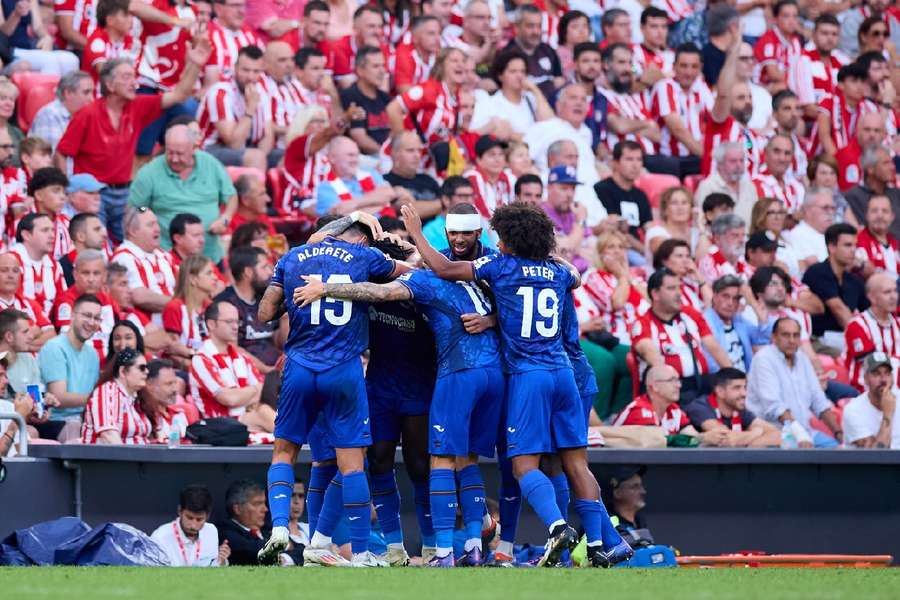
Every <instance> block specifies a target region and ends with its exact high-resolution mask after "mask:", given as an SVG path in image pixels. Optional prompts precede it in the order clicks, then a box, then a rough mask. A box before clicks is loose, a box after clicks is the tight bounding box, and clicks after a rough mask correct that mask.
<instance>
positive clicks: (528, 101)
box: [469, 90, 537, 135]
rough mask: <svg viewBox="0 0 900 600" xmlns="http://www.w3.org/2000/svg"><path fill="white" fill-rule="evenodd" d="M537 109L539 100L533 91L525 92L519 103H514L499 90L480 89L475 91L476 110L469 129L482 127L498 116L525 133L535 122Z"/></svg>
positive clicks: (519, 132) (521, 132)
mask: <svg viewBox="0 0 900 600" xmlns="http://www.w3.org/2000/svg"><path fill="white" fill-rule="evenodd" d="M479 92H480V93H479ZM536 110H537V101H536V100H535V99H534V94H532V93H531V92H525V93H524V94H522V98H521V100H519V103H518V104H513V103H512V101H511V100H510V99H509V98H507V97H506V96H504V95H503V93H502V92H501V91H499V90H498V91H496V92H494V93H493V94H486V93H485V92H484V91H483V90H478V91H476V92H475V112H474V113H473V114H472V124H471V125H470V126H469V129H481V128H482V127H484V126H485V125H487V124H488V122H489V121H490V120H491V119H492V118H494V117H498V118H500V119H505V120H506V121H509V124H510V126H511V127H512V128H513V131H515V132H516V133H518V134H520V135H525V134H526V133H528V130H529V129H530V128H531V127H532V126H533V125H534V123H535V114H536V113H535V111H536Z"/></svg>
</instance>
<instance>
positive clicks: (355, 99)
mask: <svg viewBox="0 0 900 600" xmlns="http://www.w3.org/2000/svg"><path fill="white" fill-rule="evenodd" d="M390 101H391V97H390V96H388V95H387V94H385V93H384V92H382V91H381V90H377V91H376V92H375V97H374V98H369V97H368V96H366V95H365V94H363V93H362V92H361V91H360V90H359V86H358V85H357V84H355V83H354V84H353V85H351V86H350V87H348V88H347V89H346V90H343V91H341V105H343V107H344V108H345V109H346V108H347V107H348V106H350V104H354V103H355V104H356V105H357V106H358V107H360V108H362V109H364V110H365V111H366V118H365V119H364V120H359V121H350V128H351V129H356V128H363V129H365V130H366V133H368V134H369V137H370V138H372V139H373V140H375V141H376V142H378V143H379V144H383V143H384V141H385V140H386V139H388V136H389V135H390V134H391V125H390V123H389V122H388V117H387V113H386V112H385V108H386V107H387V105H388V102H390Z"/></svg>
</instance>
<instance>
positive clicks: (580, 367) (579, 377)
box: [562, 292, 600, 398]
mask: <svg viewBox="0 0 900 600" xmlns="http://www.w3.org/2000/svg"><path fill="white" fill-rule="evenodd" d="M562 328H563V333H562V335H563V347H564V348H565V349H566V354H568V355H569V360H570V361H571V362H572V369H574V370H575V385H577V386H578V394H579V395H580V396H581V397H582V398H585V397H587V396H593V395H594V394H596V393H597V392H599V391H600V388H598V387H597V378H596V377H595V376H594V369H593V368H592V367H591V363H589V362H588V359H587V356H585V355H584V350H582V349H581V344H579V343H578V339H579V337H581V334H580V331H579V329H578V315H577V314H576V313H575V299H574V298H573V297H572V292H569V293H567V294H566V300H565V302H564V303H563V309H562Z"/></svg>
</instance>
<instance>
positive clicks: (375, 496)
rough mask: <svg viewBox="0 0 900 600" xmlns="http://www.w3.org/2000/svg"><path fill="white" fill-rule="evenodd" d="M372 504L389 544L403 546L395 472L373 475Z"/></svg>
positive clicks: (385, 539)
mask: <svg viewBox="0 0 900 600" xmlns="http://www.w3.org/2000/svg"><path fill="white" fill-rule="evenodd" d="M369 479H370V481H371V484H372V503H373V504H374V505H375V513H376V514H377V515H378V524H379V525H381V532H382V533H383V534H384V541H385V542H386V543H388V544H402V543H403V530H402V528H401V526H400V492H399V491H398V490H397V480H396V478H395V476H394V470H393V469H391V470H390V471H388V472H387V473H381V474H379V475H371V476H370V478H369Z"/></svg>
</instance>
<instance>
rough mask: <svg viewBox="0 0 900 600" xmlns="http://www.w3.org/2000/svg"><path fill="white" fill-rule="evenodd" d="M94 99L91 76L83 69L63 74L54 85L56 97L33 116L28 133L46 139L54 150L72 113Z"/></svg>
mask: <svg viewBox="0 0 900 600" xmlns="http://www.w3.org/2000/svg"><path fill="white" fill-rule="evenodd" d="M93 99H94V85H93V81H92V80H91V76H90V74H88V73H85V72H84V71H72V72H71V73H66V74H65V75H63V76H62V77H61V78H60V80H59V83H58V84H57V85H56V98H55V99H54V100H53V102H51V103H50V104H47V105H46V106H44V107H43V108H41V110H39V111H38V112H37V114H36V115H35V116H34V120H33V121H32V122H31V129H29V130H28V135H31V136H35V137H39V138H42V139H44V140H47V142H49V143H50V145H51V146H52V147H53V150H54V151H55V150H56V144H58V143H59V140H60V138H62V136H63V133H65V131H66V127H68V126H69V121H71V120H72V115H74V114H75V113H77V112H78V111H79V110H81V109H82V108H84V107H85V106H87V105H88V104H90V103H91V101H92V100H93Z"/></svg>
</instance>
